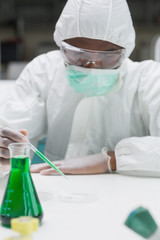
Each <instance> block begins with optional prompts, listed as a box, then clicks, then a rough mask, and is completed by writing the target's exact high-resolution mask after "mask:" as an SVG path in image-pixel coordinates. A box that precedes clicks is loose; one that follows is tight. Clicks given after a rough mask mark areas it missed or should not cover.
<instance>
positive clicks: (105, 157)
mask: <svg viewBox="0 0 160 240" xmlns="http://www.w3.org/2000/svg"><path fill="white" fill-rule="evenodd" d="M101 152H102V155H103V157H104V159H105V160H106V162H107V167H108V172H110V173H112V168H111V157H110V156H109V155H108V153H107V152H108V149H107V147H104V148H102V151H101Z"/></svg>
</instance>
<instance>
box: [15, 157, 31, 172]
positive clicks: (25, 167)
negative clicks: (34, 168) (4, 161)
mask: <svg viewBox="0 0 160 240" xmlns="http://www.w3.org/2000/svg"><path fill="white" fill-rule="evenodd" d="M12 170H20V171H23V172H29V157H28V156H13V157H11V171H12Z"/></svg>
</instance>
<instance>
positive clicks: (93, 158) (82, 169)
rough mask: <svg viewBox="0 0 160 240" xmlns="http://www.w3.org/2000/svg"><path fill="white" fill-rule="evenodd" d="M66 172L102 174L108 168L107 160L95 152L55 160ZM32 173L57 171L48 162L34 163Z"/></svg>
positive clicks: (44, 173)
mask: <svg viewBox="0 0 160 240" xmlns="http://www.w3.org/2000/svg"><path fill="white" fill-rule="evenodd" d="M53 163H54V164H55V165H56V166H57V167H58V168H59V169H60V170H61V171H62V172H63V173H64V174H100V173H106V172H107V170H108V167H107V162H106V160H105V159H104V157H103V156H102V154H101V153H100V154H94V155H89V156H85V157H81V158H74V159H67V160H59V161H54V162H53ZM30 171H31V173H37V172H40V173H41V174H42V175H50V174H55V173H56V171H55V170H54V169H53V168H51V167H50V166H49V165H48V164H47V163H41V164H33V165H31V167H30Z"/></svg>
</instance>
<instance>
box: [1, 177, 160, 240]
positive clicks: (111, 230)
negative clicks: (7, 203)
mask: <svg viewBox="0 0 160 240" xmlns="http://www.w3.org/2000/svg"><path fill="white" fill-rule="evenodd" d="M68 177H69V181H67V180H65V179H64V178H63V177H61V176H41V175H40V174H32V178H33V181H34V185H35V187H36V189H37V192H38V194H39V198H40V201H41V204H42V207H43V211H44V218H43V223H42V225H41V226H40V227H39V229H38V231H37V232H36V233H35V234H34V235H33V237H34V238H33V240H34V239H35V240H52V239H54V240H64V239H66V240H75V239H76V240H82V239H84V240H106V239H107V240H118V239H120V240H136V239H137V240H138V239H142V238H141V237H140V236H138V235H137V234H135V233H134V232H132V231H131V230H129V229H128V228H127V227H126V226H124V221H125V220H126V218H127V216H128V214H129V213H130V212H131V211H132V210H133V209H135V208H137V207H139V206H143V207H146V208H147V209H148V210H149V211H150V212H151V214H152V216H153V217H154V219H155V220H156V222H157V223H158V224H160V179H158V178H140V177H129V176H122V175H118V174H103V175H88V176H80V175H79V176H68ZM5 184H6V180H5V179H3V180H1V181H0V200H2V196H3V191H4V187H5ZM64 189H66V191H68V192H71V191H72V192H74V193H76V191H77V192H80V193H89V194H91V196H92V197H93V198H91V201H90V202H85V203H82V202H77V201H76V202H72V200H71V202H70V200H69V202H65V201H62V199H60V198H59V196H61V195H60V193H63V191H64ZM11 235H12V230H10V229H6V228H4V227H2V226H0V240H2V239H4V238H6V237H9V236H11Z"/></svg>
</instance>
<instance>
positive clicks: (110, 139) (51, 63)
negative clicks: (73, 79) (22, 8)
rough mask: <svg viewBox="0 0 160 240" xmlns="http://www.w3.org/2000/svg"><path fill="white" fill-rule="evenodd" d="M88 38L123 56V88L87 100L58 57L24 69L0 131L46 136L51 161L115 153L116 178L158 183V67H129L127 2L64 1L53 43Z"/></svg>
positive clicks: (1, 112)
mask: <svg viewBox="0 0 160 240" xmlns="http://www.w3.org/2000/svg"><path fill="white" fill-rule="evenodd" d="M73 37H87V38H93V39H101V40H106V41H110V42H112V43H115V44H117V45H120V46H122V47H124V48H126V56H125V60H124V61H123V63H122V65H121V67H120V74H119V77H120V78H121V80H122V86H121V88H120V89H119V90H117V91H115V92H112V93H109V94H106V95H105V96H99V97H90V98H85V97H84V96H83V95H82V94H80V93H76V92H75V91H74V90H73V89H72V87H70V86H69V84H68V81H67V79H66V75H65V65H64V61H63V58H62V55H61V52H60V51H58V50H57V51H52V52H49V53H47V54H43V55H41V56H38V57H37V58H35V59H34V60H33V61H32V62H30V63H29V64H28V66H27V67H26V68H25V70H24V71H23V72H22V74H21V75H20V77H19V79H18V80H17V82H16V86H15V90H14V91H13V96H12V98H11V100H10V101H8V103H7V104H6V105H5V106H3V107H1V108H0V125H3V126H9V127H11V128H14V129H21V128H26V129H27V130H28V132H29V137H30V138H35V137H39V136H41V135H44V134H45V135H46V136H47V142H46V149H45V153H46V155H47V156H48V157H49V158H50V159H51V160H57V159H63V158H72V157H79V156H85V155H89V154H96V153H100V152H101V149H102V148H103V147H105V146H107V147H108V149H109V150H115V154H116V162H117V172H118V173H121V174H130V175H139V176H158V177H160V137H159V136H160V63H156V62H153V61H144V62H141V63H138V62H132V61H131V60H129V59H128V57H129V55H130V53H131V52H132V50H133V48H134V41H135V33H134V29H133V26H132V21H131V17H130V13H129V10H128V6H127V4H126V1H125V0H69V1H68V2H67V4H66V6H65V8H64V10H63V12H62V14H61V16H60V18H59V20H58V22H57V25H56V30H55V33H54V38H55V41H56V43H57V45H58V46H60V45H61V40H63V39H68V38H73Z"/></svg>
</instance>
